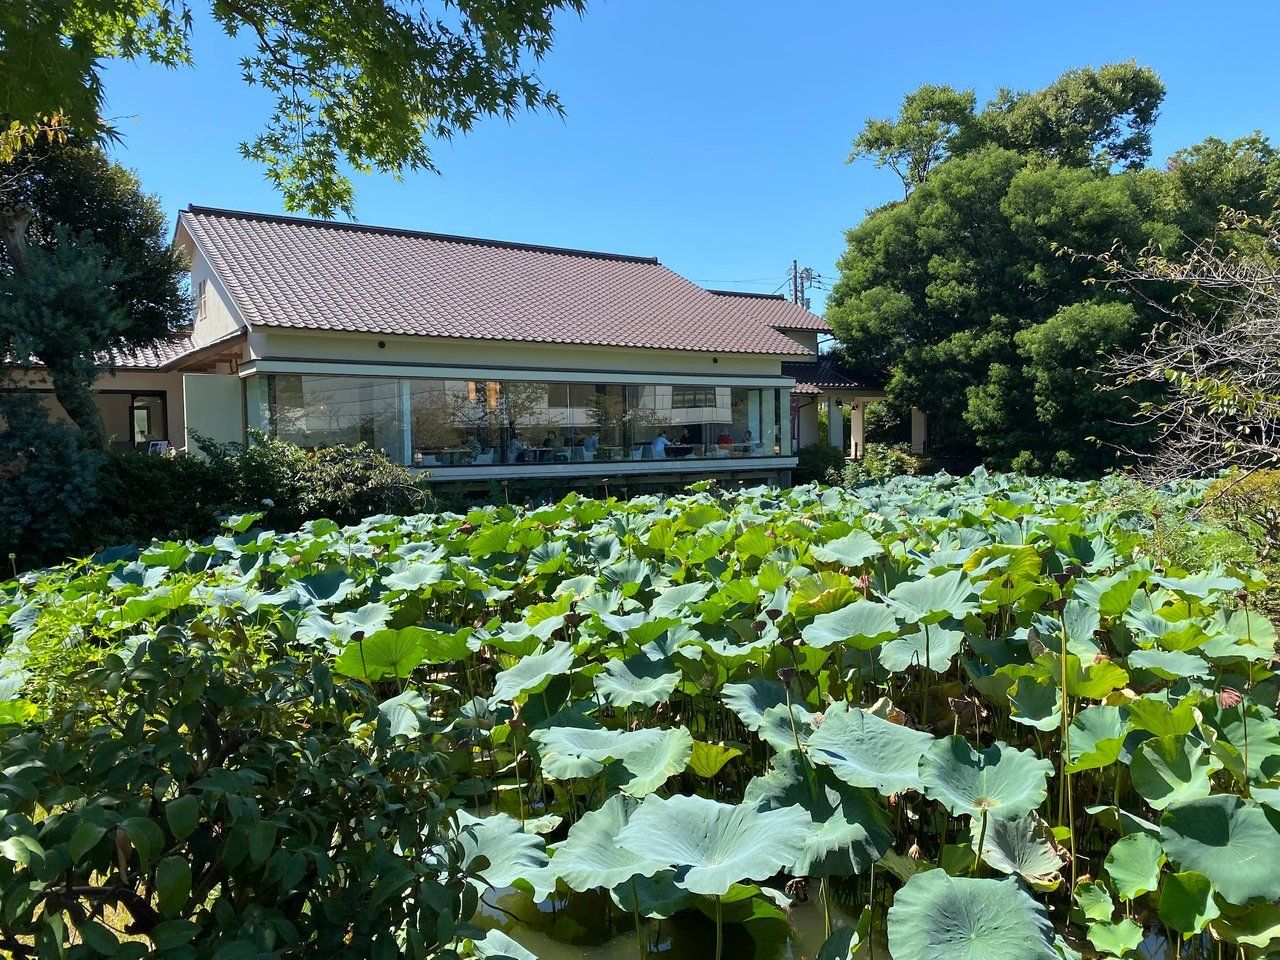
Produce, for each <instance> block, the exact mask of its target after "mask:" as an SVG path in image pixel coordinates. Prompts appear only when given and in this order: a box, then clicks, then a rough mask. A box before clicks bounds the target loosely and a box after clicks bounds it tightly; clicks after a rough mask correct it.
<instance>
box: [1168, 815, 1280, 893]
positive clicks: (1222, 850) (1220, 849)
mask: <svg viewBox="0 0 1280 960" xmlns="http://www.w3.org/2000/svg"><path fill="white" fill-rule="evenodd" d="M1160 837H1161V840H1162V841H1163V842H1164V849H1165V850H1166V851H1168V854H1169V859H1170V860H1172V861H1173V862H1174V863H1176V864H1177V865H1178V866H1179V867H1181V868H1182V869H1183V870H1184V871H1186V870H1190V871H1195V872H1196V873H1201V874H1203V875H1204V876H1206V877H1207V878H1208V879H1209V882H1210V883H1212V884H1213V886H1214V888H1215V889H1216V890H1217V891H1218V893H1219V894H1220V895H1221V896H1222V897H1223V898H1224V899H1225V900H1226V901H1227V902H1229V903H1234V904H1238V905H1241V906H1243V905H1244V904H1247V903H1249V902H1250V901H1253V900H1273V901H1274V900H1280V870H1277V869H1276V864H1277V863H1280V832H1277V831H1276V828H1275V827H1274V826H1273V825H1272V823H1271V821H1270V820H1269V819H1268V817H1267V815H1266V813H1265V812H1264V811H1263V809H1262V808H1261V807H1259V806H1258V805H1257V804H1255V803H1251V802H1250V801H1248V800H1243V799H1241V798H1240V797H1237V796H1232V795H1230V794H1214V795H1213V796H1209V797H1202V798H1200V799H1198V800H1189V801H1187V802H1186V803H1178V804H1174V805H1173V806H1171V807H1169V809H1168V810H1166V811H1165V812H1164V816H1162V817H1161V818H1160Z"/></svg>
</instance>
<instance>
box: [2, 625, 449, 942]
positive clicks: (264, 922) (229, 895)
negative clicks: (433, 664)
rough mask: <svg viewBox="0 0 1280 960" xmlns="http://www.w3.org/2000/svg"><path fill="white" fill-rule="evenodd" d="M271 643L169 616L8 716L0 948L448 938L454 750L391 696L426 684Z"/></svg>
mask: <svg viewBox="0 0 1280 960" xmlns="http://www.w3.org/2000/svg"><path fill="white" fill-rule="evenodd" d="M214 632H221V633H223V634H224V635H221V636H217V635H213V636H211V635H210V634H211V633H214ZM259 647H260V645H255V644H254V643H253V642H251V641H250V640H249V638H247V637H246V636H245V634H244V631H243V630H241V629H239V628H232V627H227V628H225V630H223V631H214V630H211V628H210V626H209V624H208V623H197V624H193V625H192V627H191V628H190V629H188V628H182V627H176V626H165V627H162V628H161V629H160V630H159V631H158V634H157V635H156V636H155V637H154V638H152V639H147V640H143V641H142V642H141V643H138V644H137V645H136V646H132V647H129V646H126V647H124V648H121V649H120V652H119V653H107V654H105V655H103V656H100V657H97V658H91V659H90V661H89V663H90V665H89V666H87V667H85V668H83V669H82V670H81V671H79V672H78V673H71V674H70V675H66V676H63V677H62V678H61V682H62V683H63V684H64V685H65V687H64V691H63V694H64V695H63V696H62V697H61V698H60V699H59V702H58V703H57V704H54V705H53V707H52V709H50V708H49V707H48V706H46V707H45V708H44V709H45V712H46V714H47V719H45V720H43V721H42V722H39V723H37V724H36V725H34V726H27V727H19V726H2V725H0V769H4V770H5V771H6V773H5V776H4V778H3V779H2V780H0V784H2V785H0V850H3V851H4V854H3V856H0V903H3V910H2V911H0V954H3V955H6V956H12V957H16V958H26V957H33V958H34V957H40V958H45V957H49V958H52V957H67V958H70V960H77V958H85V960H88V958H93V957H116V958H126V960H141V958H143V957H155V958H172V960H179V958H182V960H202V958H212V957H215V956H216V957H218V958H219V960H250V958H264V960H265V958H267V957H287V956H292V957H326V958H337V960H346V958H350V960H364V958H370V957H375V958H376V957H388V958H393V957H394V958H398V957H405V958H423V957H426V956H432V955H436V953H437V952H438V951H439V949H440V948H441V947H442V946H445V945H447V944H448V942H449V941H450V940H451V939H452V938H453V936H454V935H455V932H456V929H455V928H456V924H457V922H458V920H459V919H460V918H461V917H462V916H463V915H464V914H466V915H469V913H470V909H471V908H472V907H473V906H474V893H471V892H468V887H467V885H466V882H465V877H464V876H463V874H462V870H461V868H460V867H459V863H460V861H461V857H460V853H459V850H458V849H457V846H458V845H457V843H456V841H453V840H451V839H449V837H450V835H451V831H450V830H449V829H447V828H448V826H449V822H450V821H449V820H448V819H447V818H448V817H449V813H448V810H447V809H446V807H445V805H444V804H443V803H442V802H441V800H440V798H439V796H438V795H437V789H436V786H435V778H437V777H439V776H441V775H442V774H445V773H447V771H448V760H447V758H446V757H445V756H444V755H443V754H442V753H440V752H439V751H438V750H436V749H435V748H434V747H432V746H431V744H430V742H429V741H428V740H427V738H426V737H425V736H421V735H420V734H419V729H420V727H419V724H418V723H416V722H415V723H408V722H406V720H405V715H404V714H403V713H396V712H394V710H407V711H408V714H412V715H414V716H418V717H419V718H420V719H421V720H425V713H426V709H427V707H426V704H425V702H424V701H422V699H421V698H417V700H416V701H406V702H405V704H402V705H401V706H400V707H397V708H394V710H393V711H392V712H388V711H389V709H391V708H389V707H388V705H386V704H384V705H383V706H382V707H381V708H380V706H379V702H378V697H377V696H375V694H374V691H373V690H371V689H370V688H369V687H368V686H366V685H365V684H363V683H360V682H357V681H353V680H347V679H344V678H342V677H338V676H335V675H333V674H331V673H330V670H329V666H328V658H327V657H325V656H322V655H320V656H316V657H311V656H297V655H292V654H290V653H288V652H281V651H272V652H271V655H270V656H264V655H263V651H262V650H261V649H259ZM424 726H425V724H424ZM143 938H145V939H143ZM73 944H74V945H73Z"/></svg>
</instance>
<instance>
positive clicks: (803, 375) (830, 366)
mask: <svg viewBox="0 0 1280 960" xmlns="http://www.w3.org/2000/svg"><path fill="white" fill-rule="evenodd" d="M782 375H783V376H784V377H794V378H795V381H796V385H795V387H794V388H793V389H792V391H791V392H792V393H801V394H819V393H822V392H823V391H826V390H877V391H879V390H883V389H884V383H883V382H880V383H873V382H872V381H870V380H869V379H868V378H867V377H864V376H859V375H858V374H856V373H854V372H853V371H851V370H849V369H848V368H847V367H845V366H844V365H843V364H841V363H840V361H839V360H837V359H836V358H835V357H831V356H823V357H819V358H818V359H817V360H784V361H783V362H782Z"/></svg>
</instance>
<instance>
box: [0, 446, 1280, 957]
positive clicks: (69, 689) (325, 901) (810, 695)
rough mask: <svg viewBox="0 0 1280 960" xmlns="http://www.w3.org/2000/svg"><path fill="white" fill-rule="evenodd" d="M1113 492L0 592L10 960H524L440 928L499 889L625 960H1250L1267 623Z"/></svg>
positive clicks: (1270, 791)
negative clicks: (818, 912)
mask: <svg viewBox="0 0 1280 960" xmlns="http://www.w3.org/2000/svg"><path fill="white" fill-rule="evenodd" d="M217 453H218V455H219V456H222V455H226V456H238V455H239V453H238V452H235V453H231V452H223V451H217ZM1127 488H1128V482H1127V481H1122V480H1119V479H1114V478H1113V479H1109V480H1107V481H1103V482H1098V483H1072V482H1067V481H1061V480H1044V479H1037V478H1027V477H1016V476H1006V475H993V474H989V473H987V472H985V471H983V470H978V471H975V472H974V473H972V474H971V475H970V476H968V477H964V478H956V477H951V476H948V475H945V474H938V475H935V476H932V477H927V478H926V477H907V476H899V477H895V478H893V479H891V480H888V481H886V482H884V483H882V484H878V485H869V484H868V485H863V486H860V487H857V488H854V489H846V488H822V487H817V486H812V485H810V486H801V487H794V488H791V489H788V490H780V489H776V488H771V487H759V488H754V489H747V490H738V491H724V490H719V489H716V490H711V489H707V490H701V491H695V492H691V493H687V494H685V495H683V496H677V497H657V496H642V497H636V498H633V499H632V500H629V501H618V500H608V501H600V500H591V499H586V498H582V497H580V496H577V495H570V496H568V497H566V498H564V499H563V500H561V501H559V502H557V503H551V504H546V505H543V506H539V507H533V508H518V507H510V506H506V505H503V506H493V505H491V506H485V507H479V508H475V509H472V510H470V511H469V512H468V513H467V514H465V515H461V514H453V513H432V514H423V515H416V516H405V517H401V516H388V515H375V516H371V517H368V518H366V519H365V520H363V521H360V522H358V523H355V524H352V525H350V526H348V527H341V526H339V525H338V524H336V523H332V522H324V521H313V522H310V523H308V524H306V525H305V526H304V527H303V528H302V529H301V530H299V531H297V532H293V533H277V532H271V531H268V530H258V529H254V524H255V523H256V522H257V521H259V520H260V519H261V515H260V514H256V513H251V514H248V515H246V516H239V517H234V518H232V519H231V520H230V521H228V523H227V525H226V526H225V527H224V529H223V531H222V532H221V534H220V535H218V536H215V537H213V538H211V539H210V540H208V541H207V542H205V543H202V544H195V543H190V542H180V541H174V542H163V543H153V544H151V545H150V546H148V547H146V548H145V549H143V550H141V551H134V552H131V553H130V554H129V556H127V557H121V558H117V559H108V558H105V557H104V558H100V559H99V560H97V561H82V562H77V563H73V564H69V565H67V566H65V567H62V568H58V569H54V570H49V571H44V572H41V573H39V574H30V575H26V576H24V577H23V578H21V579H20V580H17V581H11V582H8V583H4V584H0V763H3V764H4V765H5V766H4V769H6V770H7V771H8V772H7V774H6V778H5V781H4V789H2V790H0V886H2V887H3V889H0V899H2V901H3V903H4V904H5V909H4V910H3V911H0V938H4V939H3V940H2V941H0V942H3V943H4V949H6V950H8V951H9V952H15V953H17V954H18V955H20V956H22V955H27V954H36V955H53V954H55V953H57V952H58V950H59V949H60V948H63V947H65V948H66V951H67V953H68V956H70V957H71V960H75V956H79V955H83V956H85V957H86V960H88V956H89V953H88V951H89V950H100V952H102V953H105V954H106V955H108V956H112V955H119V956H123V957H140V956H142V955H144V954H145V951H146V949H147V946H148V941H149V942H150V944H155V945H156V949H155V950H154V951H153V952H154V953H155V954H156V955H164V953H165V952H166V951H170V952H174V951H176V952H175V953H174V955H175V956H178V955H181V956H195V957H204V956H206V955H207V956H209V957H210V960H212V957H213V956H215V955H216V956H218V957H219V958H220V960H225V958H226V957H227V956H231V957H235V956H238V955H240V951H243V952H244V955H246V956H248V955H251V954H252V955H254V956H256V955H257V953H259V952H263V951H267V950H269V949H276V948H277V947H278V946H279V945H281V944H284V945H285V946H286V947H290V948H293V950H294V952H297V953H298V954H299V955H312V954H323V955H325V956H330V955H332V956H339V957H345V956H352V957H355V956H374V957H380V956H386V957H388V958H398V957H415V958H417V957H423V958H425V957H427V956H431V955H435V954H436V953H440V952H443V951H444V950H447V949H450V948H456V949H457V950H459V951H461V952H462V954H463V955H466V954H467V951H471V952H472V953H473V954H474V955H476V956H486V955H494V956H496V955H523V954H522V951H523V950H524V948H522V947H518V946H513V945H512V944H513V943H514V941H513V940H503V939H501V938H493V937H491V935H485V934H484V933H483V931H482V930H481V929H480V928H479V927H473V926H470V925H469V924H466V923H465V922H464V921H466V920H467V919H468V918H469V917H470V915H471V912H472V910H473V908H474V906H475V903H476V898H477V896H479V895H482V894H483V895H486V896H493V895H497V893H498V891H504V890H505V891H510V890H512V889H514V890H515V891H519V892H520V895H522V896H524V897H527V898H529V899H530V900H531V901H532V902H533V903H535V904H537V905H539V906H540V907H541V908H542V909H540V910H538V911H537V912H538V913H539V914H541V913H546V912H550V910H551V907H552V906H554V907H555V909H556V910H557V911H559V910H561V909H562V908H563V910H564V911H566V912H568V913H571V914H574V915H576V916H583V915H584V911H585V913H586V914H590V915H593V916H596V917H598V918H599V919H600V920H601V922H602V923H603V924H604V925H606V926H607V924H608V923H609V922H611V921H612V919H613V916H612V913H611V912H610V911H612V910H613V909H615V908H616V909H617V910H618V911H620V912H621V913H623V914H626V915H628V916H629V918H630V919H629V920H624V921H623V923H624V924H632V923H633V924H634V925H635V927H636V932H637V935H638V938H639V940H640V947H641V949H643V948H644V941H645V937H646V936H647V935H648V933H649V932H651V931H650V929H649V928H648V927H647V926H646V924H645V918H648V917H661V918H666V917H670V916H672V915H673V914H676V913H678V912H680V911H682V910H698V911H701V912H703V913H704V914H706V915H707V916H709V917H713V918H714V919H715V921H716V927H717V932H718V937H717V939H718V941H721V942H722V941H723V928H724V926H725V925H726V924H730V925H732V924H743V925H744V926H746V927H747V928H748V929H756V930H758V929H759V928H760V926H761V922H762V921H767V923H765V925H766V926H767V925H769V924H773V923H776V922H778V921H781V920H785V913H784V912H783V908H785V907H786V906H787V905H788V903H789V902H790V898H791V896H792V892H793V891H794V890H795V889H796V886H795V885H793V884H791V883H789V880H790V879H803V878H805V877H809V878H814V879H818V880H820V881H821V882H820V883H819V884H818V885H817V886H818V890H819V896H821V897H823V898H824V900H825V899H829V898H830V897H831V894H832V888H835V889H838V890H839V891H840V893H841V894H842V895H843V896H847V897H849V900H850V903H851V905H852V906H853V908H854V910H853V912H854V913H858V914H860V916H861V917H863V918H865V923H866V926H865V927H864V926H863V923H864V919H860V920H859V927H858V928H857V929H856V930H855V931H854V933H853V934H850V935H848V936H846V937H843V938H839V939H835V940H834V941H832V942H833V943H834V946H833V947H832V952H834V954H835V955H840V954H839V951H840V949H841V948H842V947H841V945H842V944H843V945H844V947H846V948H847V947H848V946H849V945H850V944H852V943H853V942H854V939H855V937H856V938H858V939H859V940H865V939H867V938H869V937H871V936H873V935H874V932H873V930H872V927H871V923H872V920H874V926H875V929H876V930H879V931H880V935H881V936H883V935H885V933H886V932H887V936H888V941H889V944H890V946H891V948H892V951H893V953H894V956H895V958H896V957H899V956H902V957H922V958H939V960H941V958H944V957H946V958H950V957H953V956H969V955H972V956H974V957H979V956H980V957H984V958H987V957H999V956H1008V957H1010V958H1011V960H1012V958H1014V957H1018V958H1021V957H1030V956H1045V957H1046V958H1048V957H1053V956H1058V955H1060V954H1061V953H1062V952H1063V951H1064V950H1065V949H1066V947H1065V944H1068V943H1079V944H1083V943H1085V942H1086V941H1089V942H1092V943H1093V944H1095V945H1097V947H1098V948H1099V949H1100V950H1103V951H1110V952H1115V953H1119V954H1120V955H1123V954H1124V953H1125V952H1126V951H1129V950H1131V949H1132V945H1133V944H1134V943H1138V942H1142V941H1144V940H1150V941H1151V942H1152V943H1154V944H1155V949H1157V950H1158V949H1159V946H1160V945H1159V942H1158V941H1159V940H1160V938H1161V937H1162V936H1163V935H1164V934H1163V926H1162V923H1161V921H1163V923H1164V924H1168V925H1169V926H1170V927H1171V928H1172V929H1173V930H1176V931H1183V932H1190V934H1191V935H1192V936H1194V934H1195V931H1197V930H1200V931H1202V932H1203V931H1204V930H1208V931H1209V932H1210V933H1211V934H1212V937H1213V938H1217V939H1219V940H1222V941H1225V942H1228V943H1230V944H1232V945H1233V946H1235V945H1237V944H1238V945H1240V946H1243V947H1245V948H1246V949H1245V955H1246V956H1247V957H1252V956H1255V955H1256V956H1264V955H1266V954H1267V953H1268V952H1274V948H1275V947H1276V946H1280V923H1277V917H1276V915H1275V912H1274V901H1275V898H1276V896H1277V882H1276V879H1275V871H1274V870H1273V869H1271V865H1272V864H1273V863H1274V860H1275V858H1276V857H1277V856H1280V821H1277V819H1276V816H1275V807H1276V804H1277V801H1276V800H1275V797H1276V795H1277V793H1280V718H1278V717H1277V716H1276V711H1275V702H1276V676H1275V674H1274V673H1273V671H1272V664H1273V662H1274V659H1275V654H1276V644H1277V636H1276V632H1275V629H1274V627H1273V626H1272V625H1271V624H1269V623H1267V621H1266V620H1265V619H1263V618H1262V617H1261V616H1259V615H1258V614H1257V612H1256V607H1257V604H1256V599H1255V598H1256V596H1257V594H1258V593H1259V592H1260V590H1261V588H1262V585H1263V584H1262V580H1261V578H1260V577H1259V576H1258V575H1257V572H1256V571H1254V570H1252V569H1248V568H1245V567H1239V566H1219V567H1211V568H1208V569H1198V568H1183V567H1181V566H1178V565H1177V564H1175V563H1173V562H1172V561H1171V560H1170V559H1169V557H1168V556H1167V555H1166V554H1164V553H1162V552H1160V551H1161V547H1160V546H1159V545H1160V544H1161V542H1162V541H1163V537H1164V531H1163V529H1155V528H1153V525H1152V520H1153V517H1152V515H1151V511H1149V510H1147V509H1145V504H1144V501H1143V499H1142V498H1140V497H1136V496H1130V497H1124V496H1122V493H1123V491H1125V490H1126V489H1127ZM1199 493H1200V488H1199V487H1197V486H1187V487H1170V488H1165V489H1163V490H1160V491H1157V492H1155V493H1153V494H1151V496H1152V497H1153V498H1158V502H1159V503H1161V504H1163V507H1164V509H1165V510H1166V511H1168V512H1169V513H1170V514H1172V513H1175V512H1177V513H1182V512H1185V511H1188V510H1190V509H1191V508H1192V507H1193V506H1194V505H1195V504H1196V503H1197V502H1198V496H1199ZM1157 519H1158V518H1157ZM1157 557H1158V558H1159V559H1157ZM1028 720H1033V721H1035V722H1032V723H1029V722H1028ZM1042 721H1048V722H1042ZM242 774H243V775H242ZM6 804H7V806H5V805H6ZM463 807H466V808H468V810H470V811H473V812H465V811H464V810H463V809H462V808H463ZM873 866H874V868H875V869H872V868H873ZM224 880H225V883H224V882H223V881H224ZM68 881H69V882H68ZM562 881H563V883H562ZM568 891H574V892H573V893H572V894H571V893H569V892H568ZM873 891H874V894H873ZM606 893H607V894H608V898H607V899H606V898H605V894H606ZM881 894H883V896H880V895H881ZM1068 897H1070V898H1071V901H1072V905H1074V909H1072V910H1070V911H1068V909H1065V908H1067V907H1068V906H1069V904H1068V903H1067V902H1065V901H1066V899H1067V898H1068ZM579 898H582V899H579ZM490 902H492V901H490ZM887 902H892V904H893V906H892V908H891V909H890V910H889V911H888V914H887V916H886V914H885V912H884V904H885V903H887ZM610 903H611V904H612V905H613V906H609V904H610ZM864 904H865V905H866V907H867V909H869V910H870V911H871V913H870V914H869V915H868V914H865V913H862V912H861V910H860V908H861V907H862V906H863V905H864ZM1051 904H1052V905H1054V906H1055V907H1060V908H1062V909H1054V910H1052V911H1051V910H1049V909H1048V907H1049V906H1050V905H1051ZM99 905H103V906H105V907H108V908H109V909H107V910H105V911H98V910H96V907H97V906H99ZM828 906H829V904H828ZM602 908H603V909H602ZM1121 910H1123V914H1122V915H1121ZM1068 917H1069V918H1068ZM178 921H181V923H180V925H179V926H177V927H174V926H164V924H172V923H174V922H178ZM678 926H679V925H677V927H678ZM99 927H101V928H102V930H101V931H100V930H99V929H98V928H99ZM339 929H341V931H342V932H341V933H339ZM506 929H508V930H510V931H511V933H512V935H513V936H515V937H519V936H520V933H521V927H520V926H518V925H517V926H515V927H507V928H506ZM126 930H127V931H128V934H127V935H128V936H131V937H134V938H142V939H141V940H137V939H135V940H124V939H121V945H120V946H119V947H117V946H116V945H115V943H114V941H109V940H108V934H109V935H110V936H113V937H116V938H117V939H120V938H121V936H122V931H126ZM859 930H861V931H862V932H858V931H859ZM171 931H172V933H171ZM177 931H181V932H182V935H183V936H185V937H186V939H184V940H182V942H181V943H179V942H177V940H176V939H175V940H174V941H173V942H172V943H171V942H170V940H169V939H168V938H169V937H170V936H171V935H172V936H173V937H174V938H177V937H178V935H179V934H178V932H177ZM36 939H39V943H38V944H37V943H36V942H35V941H36ZM244 939H252V940H253V945H252V946H251V947H250V946H246V947H239V946H236V947H232V946H230V944H232V943H236V942H238V941H240V940H244ZM15 944H16V947H15ZM130 944H138V945H130ZM97 945H102V948H101V949H100V948H99V946H97ZM273 945H275V946H273ZM722 945H723V943H722ZM1214 946H1216V944H1214V943H1213V940H1212V939H1209V938H1206V939H1203V940H1193V939H1189V940H1188V941H1187V942H1186V943H1185V944H1184V945H1183V950H1182V953H1183V956H1184V957H1187V958H1188V960H1192V958H1194V960H1206V958H1207V957H1209V956H1211V955H1212V950H1211V948H1212V947H1214ZM188 947H189V949H188ZM81 948H83V949H81ZM140 951H141V952H140ZM215 951H217V952H216V954H215ZM721 952H722V953H723V951H721ZM1236 952H1237V953H1238V952H1239V951H1236ZM727 955H734V954H732V953H731V954H727ZM828 955H830V952H829V954H828Z"/></svg>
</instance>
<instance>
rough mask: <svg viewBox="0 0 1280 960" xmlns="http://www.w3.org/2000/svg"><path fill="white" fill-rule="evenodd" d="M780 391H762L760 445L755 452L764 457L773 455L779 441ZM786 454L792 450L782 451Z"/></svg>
mask: <svg viewBox="0 0 1280 960" xmlns="http://www.w3.org/2000/svg"><path fill="white" fill-rule="evenodd" d="M777 416H778V391H777V390H761V391H760V435H759V438H758V442H759V444H760V447H759V449H758V450H756V451H755V452H756V453H758V454H759V455H760V456H762V457H772V456H773V448H774V446H775V445H776V444H777V442H778V430H777ZM782 452H783V454H784V455H785V454H786V453H789V452H790V451H782Z"/></svg>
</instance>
